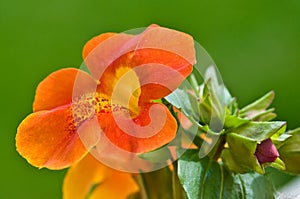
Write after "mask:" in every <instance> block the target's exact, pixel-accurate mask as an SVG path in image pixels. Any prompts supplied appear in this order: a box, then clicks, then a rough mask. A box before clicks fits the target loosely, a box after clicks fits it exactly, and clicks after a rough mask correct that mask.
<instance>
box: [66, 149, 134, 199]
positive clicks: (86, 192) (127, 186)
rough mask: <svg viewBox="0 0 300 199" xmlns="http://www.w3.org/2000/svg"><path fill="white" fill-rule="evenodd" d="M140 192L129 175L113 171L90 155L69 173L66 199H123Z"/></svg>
mask: <svg viewBox="0 0 300 199" xmlns="http://www.w3.org/2000/svg"><path fill="white" fill-rule="evenodd" d="M136 191H138V187H137V185H136V184H135V182H134V180H133V179H132V178H131V175H130V174H129V173H124V172H120V171H116V170H113V169H111V168H109V167H106V166H105V165H103V164H101V163H100V162H99V161H97V160H96V159H95V158H94V157H93V156H92V155H90V154H88V155H87V156H86V157H85V158H84V159H82V160H81V161H80V162H79V163H77V164H76V165H73V166H72V167H71V168H70V169H69V170H68V172H67V175H66V177H65V179H64V184H63V196H64V199H85V198H87V196H89V197H88V198H89V199H92V198H95V199H96V198H97V199H99V198H103V199H106V198H107V199H114V198H118V199H122V198H124V199H125V198H126V197H127V196H128V195H130V194H132V193H134V192H136Z"/></svg>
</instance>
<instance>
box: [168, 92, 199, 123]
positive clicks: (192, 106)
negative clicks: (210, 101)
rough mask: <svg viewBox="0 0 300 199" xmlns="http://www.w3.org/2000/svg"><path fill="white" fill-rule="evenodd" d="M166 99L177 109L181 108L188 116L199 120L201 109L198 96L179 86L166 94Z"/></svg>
mask: <svg viewBox="0 0 300 199" xmlns="http://www.w3.org/2000/svg"><path fill="white" fill-rule="evenodd" d="M165 99H166V100H167V101H168V102H169V103H170V104H172V105H173V106H175V107H176V108H177V109H180V110H181V111H182V112H183V113H184V114H185V115H186V116H188V117H189V116H191V117H193V118H194V119H195V120H196V121H197V120H198V118H199V113H198V112H199V111H198V102H197V98H196V96H194V95H192V94H191V93H189V92H188V91H186V90H182V89H179V88H178V89H176V90H175V91H173V92H172V93H171V94H170V95H168V96H166V97H165Z"/></svg>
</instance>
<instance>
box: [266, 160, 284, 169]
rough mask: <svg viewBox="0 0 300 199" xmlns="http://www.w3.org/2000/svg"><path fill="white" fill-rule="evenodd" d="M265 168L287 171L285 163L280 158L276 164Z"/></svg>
mask: <svg viewBox="0 0 300 199" xmlns="http://www.w3.org/2000/svg"><path fill="white" fill-rule="evenodd" d="M264 166H271V167H274V168H275V169H278V170H285V169H286V168H285V164H284V162H283V161H282V160H281V159H280V158H279V157H278V158H277V159H276V160H275V161H274V162H271V163H266V164H264Z"/></svg>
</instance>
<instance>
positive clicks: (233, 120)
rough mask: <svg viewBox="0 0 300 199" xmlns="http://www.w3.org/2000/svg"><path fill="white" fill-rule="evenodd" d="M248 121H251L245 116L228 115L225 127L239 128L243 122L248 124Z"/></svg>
mask: <svg viewBox="0 0 300 199" xmlns="http://www.w3.org/2000/svg"><path fill="white" fill-rule="evenodd" d="M248 122H249V120H247V119H244V118H240V117H236V116H233V115H226V116H225V123H224V127H225V128H226V129H233V128H237V127H239V126H241V125H243V124H246V123H248Z"/></svg>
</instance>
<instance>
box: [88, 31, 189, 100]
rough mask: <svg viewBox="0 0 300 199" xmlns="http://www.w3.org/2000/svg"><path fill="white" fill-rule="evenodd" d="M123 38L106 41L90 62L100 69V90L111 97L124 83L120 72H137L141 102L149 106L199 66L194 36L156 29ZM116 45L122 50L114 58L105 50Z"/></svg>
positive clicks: (94, 52)
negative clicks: (120, 80) (123, 70)
mask: <svg viewBox="0 0 300 199" xmlns="http://www.w3.org/2000/svg"><path fill="white" fill-rule="evenodd" d="M121 35H123V34H120V35H119V34H118V35H116V36H113V37H111V38H110V39H108V40H105V42H103V43H101V45H98V46H97V47H96V48H95V50H94V51H93V54H92V53H91V54H90V55H89V57H88V59H87V65H88V66H89V67H90V66H93V67H94V68H98V70H97V71H98V73H97V76H94V77H95V78H97V79H99V80H100V82H101V84H100V89H99V90H101V92H105V93H106V94H107V95H108V96H110V95H111V93H112V91H113V89H114V86H115V84H116V82H118V80H119V79H120V77H119V75H118V70H119V68H134V70H135V72H136V73H137V76H138V78H139V81H140V85H141V88H142V95H141V97H140V98H141V101H147V102H149V101H150V100H152V99H159V98H162V97H164V96H166V95H168V94H169V93H171V92H172V91H174V90H175V89H176V88H177V87H178V86H179V85H180V84H181V82H182V81H183V80H184V79H185V77H187V76H188V75H189V74H190V73H191V71H192V65H193V64H194V63H195V49H194V42H193V38H192V37H191V36H189V35H187V34H184V33H181V32H178V31H175V30H171V29H167V28H162V27H155V26H153V27H149V28H147V29H146V30H145V31H144V32H143V33H141V34H139V35H136V36H134V37H132V38H131V39H130V38H128V39H127V42H126V39H124V38H123V36H121ZM119 37H120V41H118V38H119ZM116 43H117V44H118V46H117V47H118V48H119V49H114V51H111V52H110V54H109V53H108V52H106V51H105V48H112V47H110V45H114V47H115V46H116ZM105 53H106V54H105ZM113 53H114V54H113ZM103 57H104V58H105V59H106V57H109V61H106V62H103V61H102V60H100V58H101V59H102V58H103ZM91 60H93V61H91ZM96 60H98V61H96ZM99 62H101V63H102V64H99ZM93 74H94V73H93Z"/></svg>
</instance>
